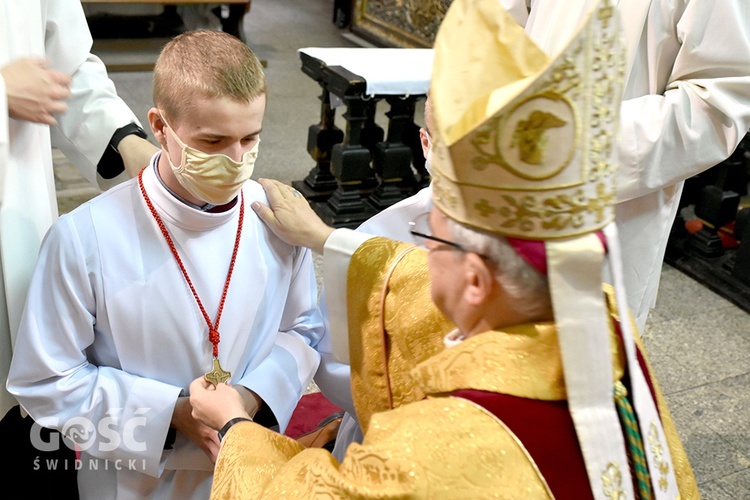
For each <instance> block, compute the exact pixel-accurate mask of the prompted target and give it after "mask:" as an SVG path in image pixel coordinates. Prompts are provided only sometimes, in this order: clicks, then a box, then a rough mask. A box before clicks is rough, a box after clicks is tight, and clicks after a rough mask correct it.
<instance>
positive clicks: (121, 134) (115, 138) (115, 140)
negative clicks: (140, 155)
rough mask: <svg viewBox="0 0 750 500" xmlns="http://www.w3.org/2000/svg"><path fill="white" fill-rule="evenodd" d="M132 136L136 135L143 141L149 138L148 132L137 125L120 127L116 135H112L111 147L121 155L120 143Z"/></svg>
mask: <svg viewBox="0 0 750 500" xmlns="http://www.w3.org/2000/svg"><path fill="white" fill-rule="evenodd" d="M131 134H135V135H137V136H138V137H140V138H141V139H145V138H146V137H147V136H146V131H145V130H143V129H142V128H141V127H139V126H138V125H137V124H135V123H128V124H127V125H125V126H124V127H120V128H118V129H117V130H115V133H114V134H112V138H111V139H110V140H109V147H111V148H112V149H114V150H115V151H116V152H118V153H119V152H120V151H119V150H118V149H117V146H119V145H120V141H121V140H123V139H124V138H125V137H126V136H128V135H131Z"/></svg>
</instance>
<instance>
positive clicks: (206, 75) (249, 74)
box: [154, 30, 266, 122]
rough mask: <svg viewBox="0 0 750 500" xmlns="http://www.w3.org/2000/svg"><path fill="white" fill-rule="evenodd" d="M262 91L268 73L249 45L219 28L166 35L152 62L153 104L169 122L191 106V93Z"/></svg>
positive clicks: (243, 97) (241, 96) (247, 95)
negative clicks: (165, 42) (153, 63)
mask: <svg viewBox="0 0 750 500" xmlns="http://www.w3.org/2000/svg"><path fill="white" fill-rule="evenodd" d="M265 93H266V76H265V74H264V73H263V67H262V65H261V63H260V61H259V60H258V58H257V57H256V56H255V54H254V53H253V51H252V50H250V48H249V47H248V46H247V45H245V43H244V42H242V41H241V40H240V39H239V38H237V37H234V36H232V35H229V34H227V33H223V32H221V31H209V30H200V31H190V32H187V33H182V34H180V35H178V36H176V37H175V38H174V39H172V40H170V41H169V42H168V43H167V44H166V45H165V46H164V48H163V49H162V51H161V54H159V58H158V59H157V61H156V65H155V66H154V106H156V107H157V108H159V109H161V110H162V111H163V112H164V114H165V115H166V118H167V119H168V120H170V122H176V121H178V120H179V119H180V118H181V117H182V116H184V115H185V113H187V112H188V111H190V107H191V104H192V98H193V97H194V96H198V95H200V96H204V97H209V98H219V97H230V98H232V99H237V100H240V101H245V102H250V101H252V100H253V99H255V98H257V97H259V96H260V95H263V94H265Z"/></svg>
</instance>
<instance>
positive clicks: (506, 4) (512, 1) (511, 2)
mask: <svg viewBox="0 0 750 500" xmlns="http://www.w3.org/2000/svg"><path fill="white" fill-rule="evenodd" d="M498 2H500V5H501V6H502V8H503V9H505V10H507V11H508V13H509V14H510V15H512V16H513V18H514V19H515V20H516V22H517V23H518V24H519V25H521V26H526V21H528V19H529V10H530V9H531V7H530V2H531V0H498Z"/></svg>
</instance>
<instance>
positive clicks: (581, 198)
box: [430, 0, 625, 239]
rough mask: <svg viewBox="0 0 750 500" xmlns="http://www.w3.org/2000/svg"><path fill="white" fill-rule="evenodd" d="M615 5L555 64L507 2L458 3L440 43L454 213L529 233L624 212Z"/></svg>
mask: <svg viewBox="0 0 750 500" xmlns="http://www.w3.org/2000/svg"><path fill="white" fill-rule="evenodd" d="M614 15H615V9H612V6H611V5H610V2H609V0H604V1H603V2H601V3H600V4H599V5H598V6H597V7H595V8H594V9H593V10H592V11H591V12H590V13H589V14H588V16H587V17H586V20H585V21H584V22H583V23H582V25H581V28H580V29H579V30H578V31H577V33H576V35H575V36H574V37H573V38H572V40H571V41H570V43H569V44H568V45H567V46H566V47H565V48H564V50H562V51H561V52H560V53H559V54H558V55H557V56H555V58H554V59H550V58H549V57H548V56H547V55H546V54H544V53H543V52H542V51H541V50H540V49H539V48H538V47H537V46H536V45H535V44H534V43H533V42H532V41H531V40H530V39H529V38H528V37H527V36H526V35H525V34H524V32H523V29H522V28H521V27H520V26H518V24H517V23H516V22H515V20H514V19H513V18H512V17H511V16H510V14H508V13H507V12H506V11H505V10H503V9H502V7H500V5H499V2H498V1H497V0H456V1H454V2H453V3H452V4H451V7H450V9H449V11H448V13H447V15H446V17H445V19H444V21H443V23H442V25H441V26H440V30H439V31H438V34H437V37H436V40H435V58H434V63H433V73H432V85H431V88H430V101H431V103H432V109H433V115H434V117H435V123H436V127H435V128H436V130H435V131H434V135H435V137H434V144H433V165H434V167H433V172H432V179H433V199H434V202H435V204H436V205H437V206H438V207H439V208H440V209H441V210H442V211H444V212H445V213H446V214H447V215H448V216H449V217H451V218H453V219H455V220H457V221H459V222H462V223H465V224H467V225H470V226H474V227H477V228H479V229H484V230H487V231H491V232H495V233H499V234H503V235H506V236H514V237H519V238H528V239H556V238H567V237H572V236H577V235H581V234H585V233H588V232H591V231H596V230H598V229H601V228H602V227H604V226H605V225H606V224H607V223H608V222H610V221H611V220H612V219H613V217H614V208H613V205H614V202H615V193H614V173H615V170H616V165H615V164H614V161H613V158H614V153H615V141H616V129H617V120H618V116H619V106H620V102H621V95H622V78H623V74H624V57H625V54H624V50H625V49H624V46H623V45H622V43H621V39H620V30H619V26H620V25H619V23H618V22H617V20H616V19H615V18H614V17H613V16H614Z"/></svg>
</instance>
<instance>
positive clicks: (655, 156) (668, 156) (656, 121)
mask: <svg viewBox="0 0 750 500" xmlns="http://www.w3.org/2000/svg"><path fill="white" fill-rule="evenodd" d="M748 19H750V3H748V2H747V1H746V0H722V1H720V2H702V1H695V0H693V1H690V2H688V3H687V5H686V7H685V10H684V12H683V13H682V15H681V16H679V19H677V20H676V22H675V23H674V29H675V30H676V33H675V35H676V36H677V38H678V41H679V42H680V44H679V49H678V51H677V53H676V54H674V57H672V55H671V54H661V53H658V52H659V48H658V47H649V48H648V50H649V58H651V57H653V58H654V60H658V58H664V64H667V62H669V63H670V64H671V63H672V61H673V62H674V64H673V65H672V69H671V71H670V72H669V74H668V81H666V91H665V92H664V93H663V95H661V93H660V91H659V89H654V90H653V91H652V94H650V95H646V96H643V97H636V98H633V99H627V100H626V101H624V102H623V106H622V112H621V130H620V137H621V144H620V164H621V165H620V171H619V172H618V175H617V189H618V191H617V197H618V201H620V202H621V201H626V200H629V199H632V198H636V197H639V196H643V195H644V194H647V193H649V192H652V191H656V190H659V189H662V188H664V187H666V186H669V185H672V184H675V183H677V182H679V181H682V180H684V179H686V178H688V177H691V176H693V175H696V174H698V173H700V172H701V171H703V170H705V169H706V168H709V167H712V166H713V165H715V164H717V163H719V162H721V161H723V160H725V159H726V158H728V157H729V155H730V154H731V153H732V152H733V151H734V150H735V148H736V147H737V145H738V144H739V142H740V141H741V140H742V138H743V137H744V136H745V134H746V133H747V131H748V128H750V23H748ZM648 29H649V27H648V26H647V28H646V30H648ZM651 29H653V28H651ZM645 36H646V34H644V37H645ZM648 36H649V37H651V38H657V37H659V36H662V35H661V34H656V33H648ZM651 52H657V53H655V54H651ZM639 64H640V66H641V67H638V65H639ZM655 64H658V62H654V61H652V62H650V63H649V67H648V68H644V67H642V66H643V65H644V63H643V62H642V61H641V62H640V63H639V61H638V60H636V62H635V65H634V69H633V71H649V72H651V71H655V70H656V68H652V67H651V65H655ZM631 78H632V76H631ZM659 83H660V82H651V85H656V84H659Z"/></svg>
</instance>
